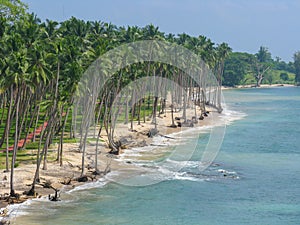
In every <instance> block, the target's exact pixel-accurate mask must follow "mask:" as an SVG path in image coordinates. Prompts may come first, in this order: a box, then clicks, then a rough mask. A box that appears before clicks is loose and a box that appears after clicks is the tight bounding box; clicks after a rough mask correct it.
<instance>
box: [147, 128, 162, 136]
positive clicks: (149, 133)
mask: <svg viewBox="0 0 300 225" xmlns="http://www.w3.org/2000/svg"><path fill="white" fill-rule="evenodd" d="M158 132H159V131H158V130H157V129H156V128H151V129H150V130H149V131H148V132H147V136H148V137H149V138H152V137H154V136H155V135H157V134H158Z"/></svg>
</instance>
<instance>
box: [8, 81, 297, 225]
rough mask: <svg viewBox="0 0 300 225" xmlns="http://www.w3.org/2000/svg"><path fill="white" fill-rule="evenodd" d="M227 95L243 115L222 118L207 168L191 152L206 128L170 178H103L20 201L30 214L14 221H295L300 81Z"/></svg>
mask: <svg viewBox="0 0 300 225" xmlns="http://www.w3.org/2000/svg"><path fill="white" fill-rule="evenodd" d="M224 96H225V99H226V103H227V107H228V108H230V109H231V110H234V111H238V112H241V113H245V114H247V116H246V117H244V118H243V119H241V120H237V121H234V122H233V123H232V124H230V125H228V126H227V129H226V135H225V138H224V141H223V144H222V147H221V149H220V152H219V154H218V156H217V158H216V159H215V163H214V164H213V165H212V166H211V167H209V169H208V170H206V171H205V172H199V171H198V170H197V167H196V166H195V165H196V163H197V162H195V160H197V159H198V158H199V154H200V153H199V152H201V150H200V149H201V148H202V147H203V146H205V141H207V140H208V135H202V136H201V138H199V143H198V148H199V151H198V152H196V153H195V154H194V156H193V157H192V159H191V162H190V163H187V166H186V168H184V169H183V170H182V171H181V173H178V174H177V176H174V177H173V178H170V179H168V180H166V181H163V182H160V183H158V184H153V185H149V186H144V187H128V186H123V185H119V184H116V183H109V184H106V185H104V184H105V182H104V181H101V182H99V183H98V187H97V188H91V189H87V190H79V191H74V192H71V193H68V194H66V195H64V197H65V200H64V201H62V202H59V203H50V204H49V202H47V204H46V203H44V202H43V201H40V202H34V203H32V204H31V205H30V206H26V207H23V208H22V209H19V213H21V212H22V213H24V212H25V213H26V212H29V213H30V216H29V215H24V216H20V217H17V218H16V219H15V220H14V222H15V224H132V225H133V224H156V225H160V224H197V225H198V224H205V225H206V224H300V175H299V174H300V136H299V131H300V119H299V115H300V113H299V110H300V88H294V87H288V88H287V87H282V88H266V89H241V90H226V91H224ZM187 146H188V144H187ZM225 170H226V171H227V172H225V173H226V176H224V172H222V171H225ZM33 214H34V216H33Z"/></svg>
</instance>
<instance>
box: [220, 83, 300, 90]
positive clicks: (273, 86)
mask: <svg viewBox="0 0 300 225" xmlns="http://www.w3.org/2000/svg"><path fill="white" fill-rule="evenodd" d="M275 87H297V86H296V85H294V84H261V85H260V87H256V86H255V85H253V84H247V85H237V86H234V87H228V86H222V90H228V89H230V90H231V89H243V88H275Z"/></svg>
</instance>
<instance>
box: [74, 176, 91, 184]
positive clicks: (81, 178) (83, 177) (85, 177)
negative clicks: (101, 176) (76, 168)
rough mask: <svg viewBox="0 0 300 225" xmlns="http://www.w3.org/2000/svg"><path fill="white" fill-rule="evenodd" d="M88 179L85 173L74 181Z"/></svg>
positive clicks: (85, 180)
mask: <svg viewBox="0 0 300 225" xmlns="http://www.w3.org/2000/svg"><path fill="white" fill-rule="evenodd" d="M88 180H89V179H88V177H87V176H86V175H83V176H81V177H78V178H77V179H76V181H78V182H87V181H88Z"/></svg>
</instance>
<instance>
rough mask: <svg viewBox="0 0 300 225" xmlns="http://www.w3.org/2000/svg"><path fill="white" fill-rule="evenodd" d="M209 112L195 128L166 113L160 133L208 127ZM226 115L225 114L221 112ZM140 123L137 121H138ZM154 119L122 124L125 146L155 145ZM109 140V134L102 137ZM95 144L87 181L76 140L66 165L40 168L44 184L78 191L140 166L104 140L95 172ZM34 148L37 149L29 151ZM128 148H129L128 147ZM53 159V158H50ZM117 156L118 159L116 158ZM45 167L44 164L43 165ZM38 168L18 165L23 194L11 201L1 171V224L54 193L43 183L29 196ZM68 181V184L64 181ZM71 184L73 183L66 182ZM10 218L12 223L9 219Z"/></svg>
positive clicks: (17, 183) (90, 151) (17, 180)
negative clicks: (176, 123) (17, 208)
mask: <svg viewBox="0 0 300 225" xmlns="http://www.w3.org/2000/svg"><path fill="white" fill-rule="evenodd" d="M207 110H208V111H210V112H211V113H210V114H209V115H208V117H206V118H205V119H204V120H199V121H198V124H196V125H195V126H194V127H177V128H171V127H169V126H170V124H171V123H170V121H171V113H166V114H165V115H163V116H161V117H158V118H157V123H158V125H157V129H158V130H159V135H161V136H166V135H172V134H176V133H181V132H182V131H185V130H189V129H193V128H197V127H202V126H203V127H205V126H213V125H214V121H213V119H215V117H214V114H218V113H217V112H213V109H209V108H207ZM181 114H182V112H177V113H174V117H176V116H181ZM192 115H194V109H188V110H187V118H188V119H190V118H191V117H192ZM221 115H222V114H221ZM135 123H137V122H135ZM152 126H153V125H151V122H150V121H146V123H145V124H141V125H137V124H135V126H134V128H135V130H134V132H132V131H129V130H128V126H124V125H122V126H121V127H120V129H118V133H122V135H121V136H118V137H126V138H127V139H129V144H128V146H124V147H125V149H130V150H132V148H136V147H143V146H151V144H153V138H149V137H147V135H146V133H147V131H149V129H150V128H152ZM102 138H103V139H104V141H105V139H106V138H107V137H105V135H103V136H102ZM94 146H95V143H93V142H90V143H89V144H88V146H87V149H86V162H85V165H86V171H87V172H86V175H87V177H88V181H87V182H79V181H76V180H75V178H77V177H79V176H80V172H81V168H80V166H81V156H82V154H81V153H80V152H79V151H78V145H77V144H76V143H73V144H69V143H65V144H64V160H63V162H64V163H63V166H62V167H60V166H59V165H58V163H57V162H56V161H55V160H49V161H48V168H47V170H42V169H41V170H40V178H41V183H42V184H44V186H45V185H46V184H47V183H48V184H50V185H51V186H52V187H54V188H56V189H58V190H60V191H61V193H65V192H66V191H69V190H74V189H76V188H77V187H80V186H84V185H85V184H87V183H92V182H95V181H97V180H99V179H102V178H104V177H105V175H106V173H108V172H110V171H120V170H122V169H125V170H126V169H136V168H137V166H136V165H134V164H131V163H128V162H124V160H122V159H119V158H121V157H122V153H123V151H122V149H121V152H120V155H119V156H114V155H109V154H108V152H109V151H110V149H109V148H108V147H107V146H106V145H105V144H104V143H103V142H101V143H100V151H101V153H99V154H98V161H99V170H100V172H101V174H100V175H93V174H92V172H93V171H94V170H93V164H94V157H95V153H94V148H95V147H94ZM56 148H57V146H56V145H53V146H51V148H50V154H51V156H53V154H54V155H55V152H56ZM29 151H33V150H29ZM125 151H126V150H125ZM49 158H51V157H49ZM115 158H116V159H117V160H115ZM41 168H42V167H41ZM35 169H36V165H35V164H25V163H21V164H20V165H19V166H18V167H17V168H15V190H16V192H17V193H19V194H20V200H16V199H13V200H12V201H11V202H7V201H6V200H4V199H2V197H3V196H7V195H8V193H9V187H10V186H9V177H10V172H7V173H4V172H3V171H1V173H0V175H1V176H0V187H1V190H0V196H1V199H2V200H0V224H1V223H3V224H5V223H8V222H9V220H10V214H11V212H10V211H9V206H10V205H16V204H22V203H24V202H26V201H28V200H30V199H35V198H46V197H47V196H49V195H51V196H52V195H54V190H53V189H51V188H45V187H43V186H41V185H36V188H35V191H36V192H37V193H38V194H37V195H36V196H34V197H31V196H26V195H25V194H24V191H28V190H29V189H30V185H31V184H32V180H33V176H34V172H35ZM63 183H65V184H63ZM66 183H69V184H66ZM7 221H8V222H7Z"/></svg>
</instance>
